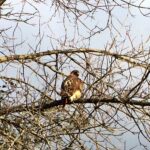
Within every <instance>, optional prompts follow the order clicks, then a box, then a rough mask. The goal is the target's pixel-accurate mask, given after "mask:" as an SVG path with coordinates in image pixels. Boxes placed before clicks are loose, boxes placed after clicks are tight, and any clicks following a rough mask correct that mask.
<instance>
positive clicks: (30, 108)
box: [0, 98, 150, 116]
mask: <svg viewBox="0 0 150 150" xmlns="http://www.w3.org/2000/svg"><path fill="white" fill-rule="evenodd" d="M99 102H101V103H105V104H107V103H115V104H126V105H127V104H128V105H136V106H141V107H145V106H150V102H142V101H135V100H132V101H128V102H126V103H123V102H121V101H119V100H118V99H117V98H102V99H99V98H94V99H80V100H78V101H76V102H74V103H82V104H83V103H84V104H86V103H91V104H97V103H99ZM70 104H73V103H72V102H69V103H68V105H70ZM62 105H63V101H61V100H56V101H53V102H51V103H49V104H43V105H42V106H39V105H37V106H32V105H30V106H26V105H19V106H13V107H9V108H1V109H0V116H2V115H6V114H10V113H16V112H23V111H32V112H36V111H45V110H47V109H51V108H54V107H57V106H62Z"/></svg>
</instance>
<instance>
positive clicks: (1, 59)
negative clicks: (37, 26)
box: [0, 48, 149, 69]
mask: <svg viewBox="0 0 150 150" xmlns="http://www.w3.org/2000/svg"><path fill="white" fill-rule="evenodd" d="M69 53H72V54H74V53H93V54H97V55H106V56H112V57H114V58H115V59H119V60H122V61H124V62H128V63H130V64H132V65H134V66H138V67H142V68H145V69H147V68H148V67H149V65H147V64H143V63H142V62H140V61H139V60H136V59H134V58H132V57H129V56H127V55H121V54H117V53H113V52H111V51H106V50H100V49H88V48H80V49H64V50H58V49H57V50H49V51H44V52H39V53H31V54H25V55H11V56H1V57H0V63H4V62H8V61H24V60H36V59H37V58H39V57H42V56H48V55H56V54H69Z"/></svg>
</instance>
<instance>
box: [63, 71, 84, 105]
mask: <svg viewBox="0 0 150 150" xmlns="http://www.w3.org/2000/svg"><path fill="white" fill-rule="evenodd" d="M82 91H83V81H82V80H81V79H80V78H79V71H78V70H73V71H72V72H71V73H70V75H69V76H68V77H67V78H66V79H65V80H64V81H63V82H62V85H61V99H62V101H63V102H64V106H65V104H66V103H68V102H69V101H71V102H73V101H76V100H78V99H80V98H81V96H82Z"/></svg>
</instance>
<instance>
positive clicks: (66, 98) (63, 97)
mask: <svg viewBox="0 0 150 150" xmlns="http://www.w3.org/2000/svg"><path fill="white" fill-rule="evenodd" d="M61 100H62V103H63V107H65V105H66V104H67V103H68V96H62V98H61Z"/></svg>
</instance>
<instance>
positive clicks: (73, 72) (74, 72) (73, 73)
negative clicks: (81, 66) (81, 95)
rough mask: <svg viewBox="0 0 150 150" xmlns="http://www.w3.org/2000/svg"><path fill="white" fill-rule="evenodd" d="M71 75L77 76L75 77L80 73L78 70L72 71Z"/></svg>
mask: <svg viewBox="0 0 150 150" xmlns="http://www.w3.org/2000/svg"><path fill="white" fill-rule="evenodd" d="M70 75H75V76H77V77H78V76H79V71H78V70H73V71H71V73H70Z"/></svg>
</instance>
